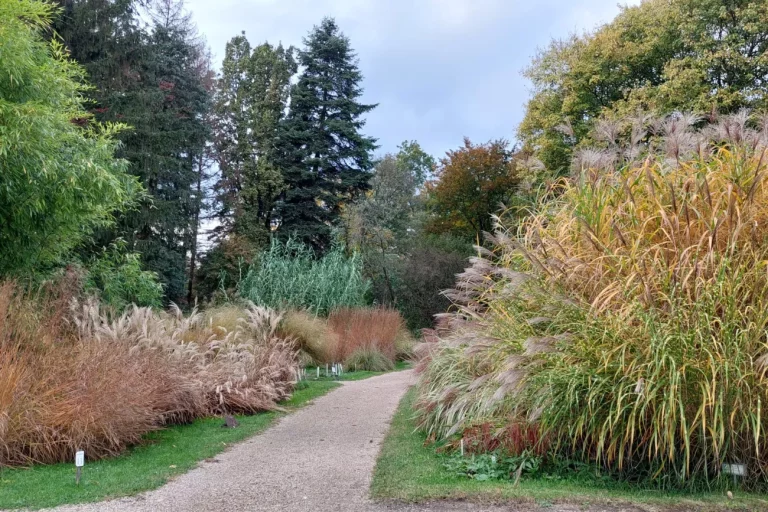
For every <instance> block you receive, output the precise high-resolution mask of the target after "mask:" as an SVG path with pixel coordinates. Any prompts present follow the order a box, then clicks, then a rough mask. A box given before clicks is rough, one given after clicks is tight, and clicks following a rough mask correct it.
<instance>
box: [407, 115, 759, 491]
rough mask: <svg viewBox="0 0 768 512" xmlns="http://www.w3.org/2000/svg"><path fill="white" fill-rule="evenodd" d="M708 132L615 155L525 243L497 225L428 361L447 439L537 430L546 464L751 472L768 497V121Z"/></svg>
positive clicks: (547, 213) (681, 129)
mask: <svg viewBox="0 0 768 512" xmlns="http://www.w3.org/2000/svg"><path fill="white" fill-rule="evenodd" d="M696 121H697V120H696V119H694V118H690V117H686V116H675V117H673V118H668V119H666V120H662V121H660V122H657V123H656V124H655V130H656V131H655V132H654V133H652V134H651V136H649V137H647V138H645V139H644V140H646V141H647V143H646V145H645V146H643V147H641V148H637V147H633V148H631V149H632V151H625V150H624V149H625V148H620V147H619V146H618V145H617V144H615V145H609V146H608V148H607V149H603V150H600V154H602V155H604V156H605V155H610V158H599V159H594V158H593V159H592V160H591V161H592V163H591V164H584V163H582V164H580V168H577V169H576V171H577V172H576V173H575V174H574V178H573V179H571V180H567V181H563V182H562V183H561V186H560V188H559V190H558V191H557V192H558V193H557V194H555V198H554V199H553V200H551V201H549V202H548V203H547V204H545V205H544V206H543V207H542V209H541V210H540V211H539V212H538V213H537V214H535V215H533V216H532V217H530V218H529V219H527V220H526V221H525V223H524V224H523V226H522V227H521V228H520V229H519V231H517V232H514V233H513V232H510V231H508V230H506V229H505V228H504V226H503V223H499V225H498V227H497V230H496V232H495V234H494V235H493V236H489V240H490V242H491V245H492V247H493V250H492V251H487V250H484V249H480V251H481V254H480V257H478V258H475V259H474V260H473V266H472V267H471V268H469V269H467V270H466V271H465V273H464V274H463V275H462V276H460V278H459V280H458V283H457V287H456V289H455V290H452V291H450V292H448V295H449V296H450V297H451V298H452V300H453V301H454V304H455V305H456V310H455V312H454V313H452V314H450V315H447V317H446V321H449V322H450V323H451V324H452V326H451V327H452V328H451V331H450V333H449V334H446V335H443V336H442V339H441V341H440V342H439V343H438V344H437V347H434V348H432V349H431V350H430V351H429V352H428V355H427V361H425V362H424V363H423V365H424V366H425V369H424V371H423V374H422V377H421V384H420V390H421V393H420V402H419V408H420V411H421V422H422V427H423V428H425V429H426V430H427V431H428V432H429V433H431V434H432V436H433V437H434V438H436V439H437V438H445V437H448V436H451V435H454V434H461V433H462V432H464V431H466V430H467V429H470V428H472V427H473V426H476V425H478V424H482V423H484V422H490V423H492V424H498V423H499V421H506V422H509V423H510V424H511V423H515V424H519V423H520V422H526V423H527V424H529V425H531V426H533V427H535V428H536V429H537V431H538V433H539V437H540V438H541V439H546V442H547V444H548V447H549V455H550V456H560V457H567V458H573V457H578V458H583V459H585V460H588V461H591V462H593V463H596V464H598V465H600V466H602V467H603V468H605V469H606V470H607V471H609V472H610V473H612V474H614V475H617V476H619V477H621V478H625V479H628V480H633V481H636V480H649V481H653V482H655V483H657V484H658V485H660V486H663V487H685V486H695V485H697V484H698V483H701V482H713V481H715V480H717V479H718V478H720V477H721V476H723V464H746V466H747V471H748V473H747V476H746V477H744V479H743V482H744V484H745V485H747V486H752V487H759V486H762V485H764V484H765V481H766V472H767V471H768V456H767V455H766V449H767V448H768V446H767V443H766V437H765V429H766V428H767V427H768V420H767V419H766V414H765V411H764V403H765V402H766V399H768V380H766V370H768V341H767V340H766V332H767V328H768V325H767V324H768V266H767V265H768V263H767V262H768V228H766V226H768V207H767V206H766V205H768V156H767V155H766V146H768V122H766V118H761V119H758V120H757V122H756V123H754V124H751V122H750V120H749V117H748V116H747V115H746V114H744V113H740V114H738V115H736V116H731V117H727V118H724V119H722V120H721V121H720V122H719V123H718V124H716V125H710V126H707V127H705V128H703V129H701V130H696V129H694V128H693V125H694V123H695V122H696ZM636 140H638V139H636V138H635V137H633V144H634V143H635V141H636ZM638 155H642V156H641V157H639V158H638ZM581 156H582V162H584V160H583V157H584V155H583V154H582V155H581ZM729 478H730V477H729Z"/></svg>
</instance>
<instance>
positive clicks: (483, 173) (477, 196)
mask: <svg viewBox="0 0 768 512" xmlns="http://www.w3.org/2000/svg"><path fill="white" fill-rule="evenodd" d="M518 183H519V177H518V175H517V169H516V165H515V158H514V154H513V152H512V151H510V150H509V149H508V143H507V142H506V141H505V140H495V141H491V142H488V143H486V144H480V145H475V144H472V142H470V140H469V139H468V138H465V139H464V146H463V147H461V148H459V149H457V150H454V151H448V153H446V157H445V158H443V159H441V160H440V165H439V167H438V169H437V180H433V181H432V182H430V183H429V184H428V187H427V193H428V195H429V200H428V202H429V208H430V210H431V213H432V215H433V216H432V218H431V219H430V220H429V222H428V226H427V231H428V232H431V233H452V234H454V235H457V236H471V237H473V238H475V239H479V238H480V237H481V236H482V234H483V232H491V230H492V228H493V226H492V219H491V215H493V214H494V213H496V212H497V211H498V210H499V208H500V207H501V205H502V204H506V203H508V202H509V201H510V199H512V197H513V196H514V194H515V193H516V191H517V185H518Z"/></svg>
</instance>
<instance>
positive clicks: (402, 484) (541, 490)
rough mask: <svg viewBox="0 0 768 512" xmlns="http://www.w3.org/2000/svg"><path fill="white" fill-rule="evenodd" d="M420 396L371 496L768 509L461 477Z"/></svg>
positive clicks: (392, 441)
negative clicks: (434, 443) (436, 440)
mask: <svg viewBox="0 0 768 512" xmlns="http://www.w3.org/2000/svg"><path fill="white" fill-rule="evenodd" d="M415 396H416V393H415V389H413V388H412V389H411V390H409V391H408V393H406V395H405V397H403V400H402V401H401V402H400V405H399V407H398V409H397V412H396V413H395V416H394V418H393V420H392V426H391V427H390V430H389V433H388V434H387V437H386V438H385V440H384V444H383V445H382V448H381V453H380V454H379V459H378V461H377V463H376V469H375V471H374V474H373V482H372V483H371V496H372V497H373V499H375V500H379V501H384V500H396V501H406V502H422V501H431V500H440V499H446V500H471V501H478V502H503V501H513V502H523V503H537V504H538V505H539V506H544V507H546V506H549V505H551V504H554V503H558V502H567V503H577V504H583V505H588V504H611V503H643V504H649V505H652V506H653V508H654V509H655V510H659V509H660V510H680V511H682V510H750V511H751V510H768V500H766V499H765V497H764V496H762V495H758V494H744V493H739V492H737V493H735V496H734V499H733V500H728V498H727V497H726V496H725V495H724V493H709V494H707V493H696V494H693V493H684V492H663V491H657V490H649V489H637V488H634V487H631V486H629V485H626V484H621V483H616V482H609V483H606V484H604V485H600V484H596V483H594V484H593V483H589V482H580V481H579V482H573V481H568V480H551V479H547V478H546V477H540V478H535V479H525V477H524V478H523V479H522V480H521V481H520V482H519V484H518V485H517V486H515V485H513V483H512V482H509V481H477V480H472V479H469V478H466V477H463V476H459V475H456V474H454V473H451V472H450V471H448V470H447V469H445V467H444V466H443V463H444V461H445V459H446V456H444V455H441V454H438V453H437V452H435V450H434V449H433V448H431V447H429V446H425V440H426V438H425V436H424V435H423V434H421V433H420V432H418V431H417V430H416V423H415V421H414V412H413V402H414V399H415Z"/></svg>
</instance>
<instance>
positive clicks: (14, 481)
mask: <svg viewBox="0 0 768 512" xmlns="http://www.w3.org/2000/svg"><path fill="white" fill-rule="evenodd" d="M337 386H338V384H336V383H334V382H330V381H325V382H308V383H307V384H306V385H305V386H300V388H299V389H297V390H296V391H295V392H294V394H293V396H292V397H291V398H290V399H289V400H286V401H285V402H282V403H281V404H280V405H281V406H283V407H285V408H286V409H287V412H290V411H292V410H295V409H298V408H300V407H302V406H304V405H306V404H307V403H308V402H310V401H311V400H313V399H314V398H317V397H319V396H321V395H324V394H325V393H327V392H328V391H330V390H332V389H334V388H336V387H337ZM284 414H286V413H281V412H270V413H262V414H256V415H253V416H238V421H239V422H240V426H239V427H238V428H234V429H227V428H221V424H222V420H221V419H220V418H206V419H202V420H198V421H195V422H194V423H191V424H189V425H181V426H174V427H170V428H167V429H164V430H161V431H158V432H154V433H152V434H150V435H148V436H146V437H145V442H144V443H143V444H142V445H140V446H137V447H135V448H133V449H131V450H130V451H129V452H128V453H126V454H125V455H122V456H120V457H116V458H112V459H104V460H100V461H96V462H91V463H87V464H86V466H85V468H84V471H83V479H82V481H81V483H80V486H76V485H75V468H74V464H56V465H50V466H42V465H41V466H33V467H31V468H27V469H4V470H0V509H14V508H29V509H39V508H44V507H53V506H57V505H63V504H70V503H84V502H93V501H101V500H104V499H107V498H115V497H119V496H128V495H132V494H137V493H140V492H143V491H147V490H150V489H154V488H157V487H160V486H161V485H163V484H164V483H166V482H167V481H168V480H169V479H170V478H172V477H174V476H177V475H180V474H182V473H185V472H187V471H189V470H190V469H192V468H194V467H195V466H196V465H197V464H198V463H199V462H200V461H202V460H205V459H208V458H211V457H213V456H215V455H217V454H218V453H221V452H222V451H223V450H225V449H226V448H227V447H228V446H229V445H231V444H233V443H236V442H238V441H241V440H243V439H245V438H247V437H249V436H252V435H254V434H257V433H259V432H262V431H263V430H265V429H266V428H267V427H269V426H270V425H272V423H273V422H274V421H275V420H276V419H277V418H279V417H280V416H282V415H284ZM86 455H87V454H86Z"/></svg>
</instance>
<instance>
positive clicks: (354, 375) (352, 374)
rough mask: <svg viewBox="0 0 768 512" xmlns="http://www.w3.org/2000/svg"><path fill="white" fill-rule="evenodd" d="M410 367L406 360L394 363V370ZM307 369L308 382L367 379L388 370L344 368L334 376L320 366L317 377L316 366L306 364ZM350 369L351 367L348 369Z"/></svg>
mask: <svg viewBox="0 0 768 512" xmlns="http://www.w3.org/2000/svg"><path fill="white" fill-rule="evenodd" d="M410 367H411V363H409V362H407V361H398V362H397V363H396V364H395V370H394V371H396V372H397V371H400V370H407V369H408V368H410ZM306 370H307V381H309V382H313V381H314V382H317V381H326V382H328V381H341V380H363V379H367V378H369V377H376V376H377V375H384V374H385V373H389V372H369V371H367V370H360V371H357V372H356V371H353V370H352V371H346V370H347V369H345V371H344V373H342V374H341V377H335V376H333V375H325V367H324V366H323V367H321V368H320V377H319V378H318V377H317V367H316V366H308V367H307V368H306ZM350 370H351V369H350Z"/></svg>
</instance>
